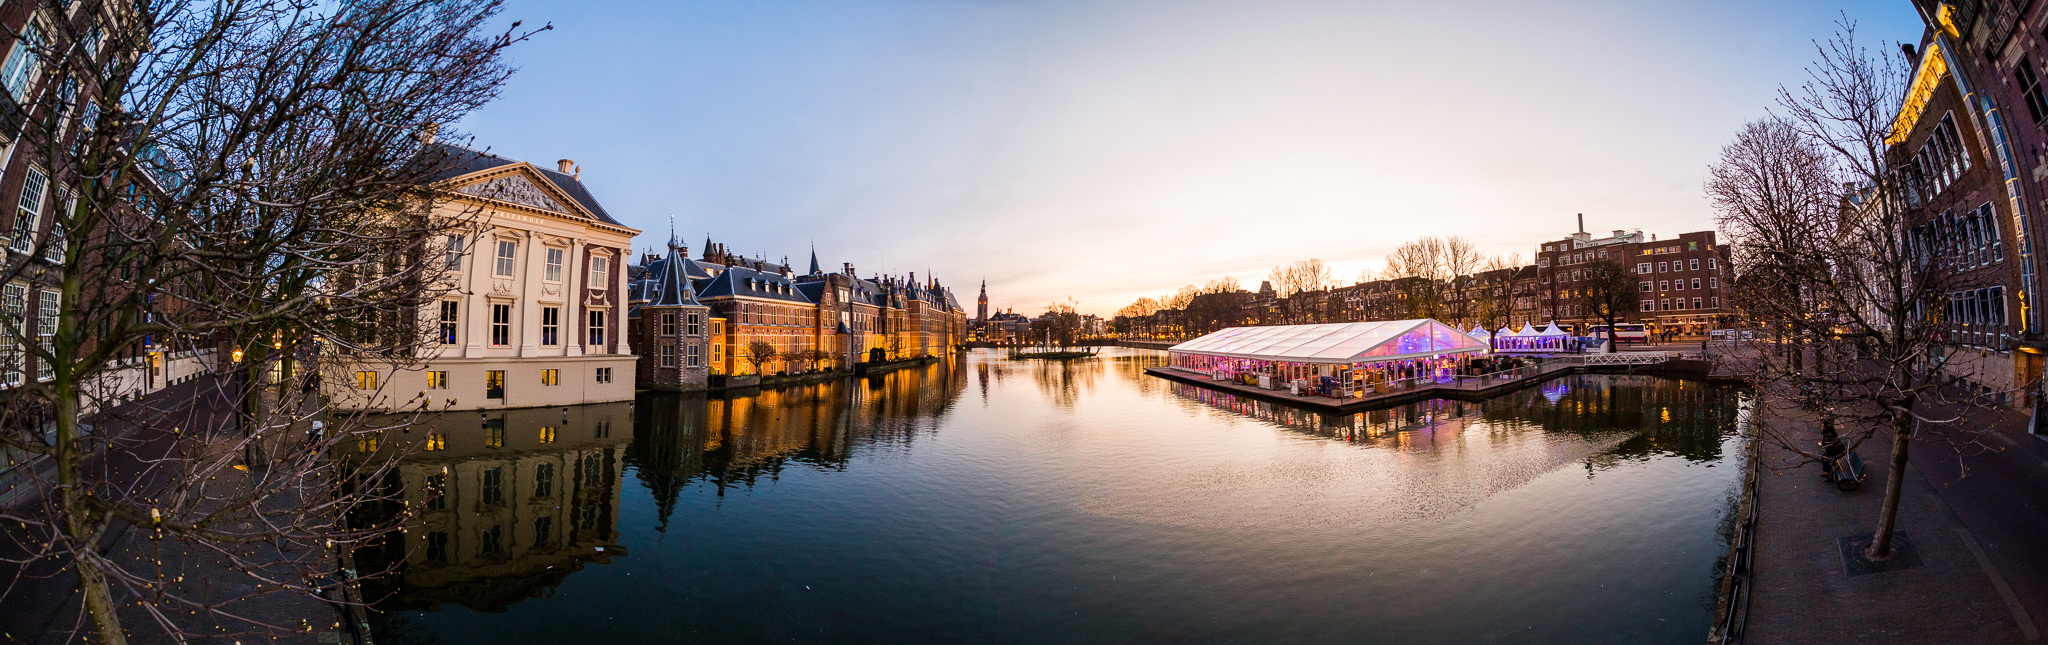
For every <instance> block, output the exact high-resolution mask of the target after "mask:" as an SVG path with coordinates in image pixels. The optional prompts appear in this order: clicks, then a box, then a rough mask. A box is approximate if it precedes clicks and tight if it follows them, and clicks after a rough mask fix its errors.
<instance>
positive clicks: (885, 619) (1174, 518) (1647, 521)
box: [362, 350, 1741, 644]
mask: <svg viewBox="0 0 2048 645" xmlns="http://www.w3.org/2000/svg"><path fill="white" fill-rule="evenodd" d="M1163 358H1164V356H1163V354H1160V353H1156V352H1146V351H1139V350H1112V351H1111V352H1109V353H1108V354H1107V355H1105V356H1103V357H1100V358H1096V359H1092V360H1083V361H1076V362H1068V363H1041V362H1026V361H1009V360H1004V359H1002V358H1000V357H999V356H996V355H994V354H991V353H977V354H974V355H971V356H969V357H966V358H964V359H960V360H959V361H958V362H957V363H955V364H951V365H946V364H940V365H933V366H930V367H928V368H924V369H921V370H909V371H904V372H898V373H894V374H890V375H887V376H885V377H881V378H877V379H868V380H856V381H846V382H842V383H831V384H825V385H817V386H811V387H804V388H797V389H792V390H785V391H781V392H768V393H763V394H760V395H758V396H754V397H743V398H734V399H731V400H722V399H718V398H708V399H707V398H706V397H704V396H702V395H697V396H686V395H674V394H643V395H642V396H641V397H640V398H639V400H638V401H636V402H635V403H634V404H633V405H631V406H627V405H625V404H618V405H613V406H585V407H584V408H577V409H573V410H568V411H564V410H563V409H560V408H551V409H543V410H537V411H526V412H523V413H520V412H515V413H513V414H512V415H511V416H510V417H509V418H506V419H505V420H504V421H503V422H502V423H503V426H504V429H503V430H502V431H498V430H494V429H492V428H491V427H489V426H490V425H491V423H493V422H492V421H491V420H490V417H488V416H482V415H476V414H475V413H469V414H464V415H449V417H450V419H449V420H444V422H443V423H442V424H441V425H442V426H444V428H445V429H444V430H441V431H440V432H442V433H443V435H444V437H445V438H446V440H447V446H448V448H447V449H446V450H442V451H436V452H430V453H419V454H418V455H416V456H415V457H413V458H411V459H410V460H409V461H408V463H407V464H406V466H405V467H404V468H402V469H401V479H402V480H404V481H405V485H406V486H407V489H408V495H409V496H411V497H414V498H415V499H420V498H421V496H420V495H419V494H418V493H416V492H414V489H419V488H424V487H426V486H429V485H433V484H432V482H429V481H428V478H430V477H432V476H433V475H434V474H436V473H440V472H442V469H443V468H446V469H447V471H446V472H447V475H446V476H447V477H448V478H449V480H448V481H450V482H451V483H450V484H449V488H448V490H449V493H448V495H447V496H446V497H445V498H444V502H443V506H444V509H443V510H439V511H430V512H427V513H425V514H424V515H423V516H422V518H421V519H420V520H419V521H418V522H416V523H415V525H414V528H413V529H412V530H410V531H409V532H408V533H407V534H406V535H405V538H404V539H403V540H400V541H398V542H397V543H394V544H393V545H392V546H391V548H389V549H387V550H386V551H384V552H382V553H374V552H373V553H367V554H365V556H364V557H363V558H362V560H363V568H365V569H375V568H379V566H380V563H381V564H388V565H391V566H394V567H396V568H397V569H398V573H397V574H395V575H392V576H387V577H385V578H383V579H381V580H379V581H376V582H373V583H372V584H371V585H370V586H369V587H368V591H369V593H371V594H372V596H371V597H372V598H382V600H381V601H380V602H379V605H378V608H379V609H380V610H382V611H381V612H380V613H379V614H378V618H377V623H378V634H377V637H378V639H379V642H380V643H437V642H438V643H492V644H502V643H513V642H620V643H638V642H765V641H781V642H790V641H794V642H850V643H861V642H906V641H915V642H977V643H979V642H1000V643H1040V642H1063V643H1125V642H1254V643H1268V642H1330V643H1339V642H1341V643H1351V642H1431V643H1464V642H1475V641H1510V642H1612V643H1641V642H1681V641H1684V642H1694V641H1697V640H1699V639H1702V638H1704V637H1705V635H1706V632H1707V627H1708V622H1709V620H1710V616H1709V614H1710V613H1711V611H1712V604H1713V594H1714V591H1715V589H1716V585H1717V580H1716V571H1717V560H1718V559H1719V558H1720V557H1721V556H1722V555H1723V553H1724V552H1725V550H1726V548H1727V538H1726V535H1725V533H1724V531H1725V528H1724V522H1723V521H1724V519H1725V518H1726V516H1727V515H1728V514H1729V513H1730V512H1731V509H1730V506H1731V500H1732V498H1733V496H1734V495H1735V492H1736V485H1737V482H1738V479H1739V478H1740V475H1741V472H1740V467H1739V465H1740V460H1739V455H1740V439H1739V437H1738V436H1737V433H1736V432H1735V425H1736V408H1735V406H1736V400H1737V397H1738V395H1737V393H1736V392H1735V391H1733V390H1731V389H1728V388H1725V387H1719V386H1711V385H1707V384H1703V383H1700V382H1696V381H1677V380H1666V379H1661V378H1655V377H1645V376H1580V377H1568V378H1565V379H1561V380H1557V381H1552V382H1550V383H1547V384H1545V385H1544V386H1542V387H1541V388H1531V389H1527V390H1523V391H1521V392H1518V393H1515V394H1510V395H1507V396H1505V397H1503V398H1500V399H1496V400H1493V401H1489V402H1486V403H1459V402H1451V401H1431V402H1425V403H1417V404H1413V405H1407V406H1402V407H1399V408H1395V409H1391V410H1384V411H1379V412H1370V413H1362V414H1354V415H1323V414H1317V413H1312V412H1306V411H1300V410H1294V409H1289V408H1285V407H1280V406H1275V405H1271V404H1266V403H1259V402H1253V401H1247V400H1243V399H1237V398H1234V397H1231V396H1229V395H1224V394H1219V393H1215V392H1212V391H1209V390H1204V389H1201V388H1196V387H1193V386H1188V385H1183V384H1176V383H1172V382H1168V381H1164V380H1161V379H1157V378H1152V377H1148V376H1145V375H1144V374H1143V373H1142V369H1143V368H1144V367H1145V366H1149V365H1157V364H1159V363H1161V362H1163ZM479 419H482V422H479ZM606 424H609V428H610V429H609V430H600V429H598V428H600V427H602V426H604V425H606ZM542 428H553V429H554V431H555V435H554V440H553V441H552V442H548V443H540V442H539V438H540V437H542V436H543V435H544V433H545V431H544V430H542ZM628 428H630V431H628ZM493 432H500V433H501V434H498V435H493V434H492V433H493ZM494 440H495V441H494ZM494 442H495V443H500V444H503V445H502V447H487V444H490V443H494ZM543 464H545V465H543ZM490 469H497V470H498V472H499V474H497V475H492V476H491V477H494V478H495V481H496V483H495V484H489V483H487V482H485V481H483V477H485V475H483V474H482V472H483V471H486V470H490ZM543 470H546V471H548V472H545V473H543V472H541V471H543ZM543 478H545V479H548V480H549V482H550V483H549V485H548V486H549V490H548V491H545V492H547V493H549V494H548V495H547V496H544V497H537V496H535V495H534V494H533V487H534V486H535V485H536V484H534V483H532V482H533V481H537V480H539V479H543ZM492 485H494V486H496V487H497V489H496V490H495V491H494V492H493V491H483V490H482V489H483V488H484V487H486V486H492ZM487 498H488V499H487ZM543 524H544V525H546V527H545V528H544V529H543V528H541V527H539V526H538V525H543ZM437 532H438V533H441V534H442V537H437V538H430V537H428V535H429V534H431V533H437Z"/></svg>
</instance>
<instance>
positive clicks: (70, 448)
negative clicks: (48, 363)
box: [51, 373, 128, 645]
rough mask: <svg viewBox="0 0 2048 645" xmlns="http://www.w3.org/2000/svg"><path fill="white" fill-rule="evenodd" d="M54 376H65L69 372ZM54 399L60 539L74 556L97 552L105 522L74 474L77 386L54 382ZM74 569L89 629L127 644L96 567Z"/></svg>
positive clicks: (85, 564)
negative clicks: (88, 503)
mask: <svg viewBox="0 0 2048 645" xmlns="http://www.w3.org/2000/svg"><path fill="white" fill-rule="evenodd" d="M59 376H63V377H66V378H68V377H70V376H71V375H70V374H68V373H65V374H60V375H59ZM52 389H53V390H55V392H54V397H55V398H56V401H55V405H54V407H55V408H56V412H57V436H56V441H55V445H54V446H53V447H54V448H55V450H54V451H53V453H54V454H53V455H51V457H52V458H53V459H54V460H55V461H56V462H57V485H58V488H57V494H58V496H59V502H58V503H59V504H60V505H61V506H60V508H59V511H58V512H59V513H62V514H63V522H64V524H63V526H64V537H65V539H67V540H69V541H70V542H71V545H72V547H71V548H72V549H74V550H75V551H76V552H81V553H86V552H94V551H97V550H98V549H99V537H100V530H99V528H100V527H101V526H102V525H103V522H104V520H102V519H100V518H99V517H98V514H97V513H94V512H92V511H91V510H88V509H87V507H86V504H85V500H84V498H85V493H84V490H83V489H84V487H85V484H84V482H83V481H82V473H80V472H79V471H80V470H81V467H82V466H84V465H85V464H84V463H82V462H83V461H84V460H85V458H86V455H85V454H84V451H83V450H81V448H82V447H83V446H81V445H80V439H79V436H78V432H79V422H78V414H79V409H78V388H77V387H75V386H73V385H71V384H69V383H67V382H66V381H65V380H63V379H59V380H58V382H57V383H56V384H55V387H54V388H52ZM72 564H73V565H75V566H76V567H77V570H78V588H79V591H80V592H82V593H84V594H85V610H86V615H87V616H89V617H91V618H92V626H93V631H94V632H96V633H98V634H99V637H100V642H101V643H107V644H113V645H120V644H124V643H127V642H128V636H127V634H125V633H124V632H123V631H122V630H121V617H120V616H119V615H117V614H115V613H114V596H113V592H112V590H110V589H109V588H108V587H107V578H106V576H105V575H104V574H102V573H100V569H99V566H98V565H96V564H94V563H93V562H92V561H91V560H89V559H87V558H76V559H74V560H73V562H72Z"/></svg>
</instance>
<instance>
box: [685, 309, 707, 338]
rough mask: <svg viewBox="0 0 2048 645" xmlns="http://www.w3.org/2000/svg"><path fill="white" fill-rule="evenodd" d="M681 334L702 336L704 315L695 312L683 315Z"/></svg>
mask: <svg viewBox="0 0 2048 645" xmlns="http://www.w3.org/2000/svg"><path fill="white" fill-rule="evenodd" d="M683 333H685V334H689V335H691V336H702V335H704V314H702V313H699V312H695V311H692V312H690V313H687V314H683Z"/></svg>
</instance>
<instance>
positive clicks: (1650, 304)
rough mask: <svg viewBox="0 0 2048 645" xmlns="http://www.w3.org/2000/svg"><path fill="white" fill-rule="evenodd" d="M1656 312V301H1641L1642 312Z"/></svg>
mask: <svg viewBox="0 0 2048 645" xmlns="http://www.w3.org/2000/svg"><path fill="white" fill-rule="evenodd" d="M1656 310H1657V302H1656V301H1654V300H1644V301H1643V311H1656Z"/></svg>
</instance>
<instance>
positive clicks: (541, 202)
mask: <svg viewBox="0 0 2048 645" xmlns="http://www.w3.org/2000/svg"><path fill="white" fill-rule="evenodd" d="M455 192H459V193H463V194H466V195H475V196H477V197H482V198H485V199H495V200H498V201H501V202H511V203H514V204H518V205H521V206H531V207H534V208H538V209H541V210H544V211H552V212H556V213H564V214H567V213H568V212H569V209H567V208H563V207H562V205H561V204H560V203H559V202H556V201H555V199H554V198H553V197H550V196H549V195H548V193H547V191H546V190H542V189H541V187H539V186H535V185H533V182H531V181H528V180H527V179H526V176H525V175H516V174H514V175H504V176H500V177H495V178H492V179H490V180H488V181H480V182H477V183H474V184H470V185H467V186H463V187H461V188H457V189H455Z"/></svg>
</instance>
